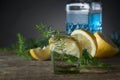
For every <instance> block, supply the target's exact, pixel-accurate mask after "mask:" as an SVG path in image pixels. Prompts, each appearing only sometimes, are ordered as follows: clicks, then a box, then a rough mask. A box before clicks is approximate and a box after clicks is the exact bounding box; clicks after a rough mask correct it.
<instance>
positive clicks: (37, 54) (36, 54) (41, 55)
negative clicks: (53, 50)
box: [30, 46, 50, 60]
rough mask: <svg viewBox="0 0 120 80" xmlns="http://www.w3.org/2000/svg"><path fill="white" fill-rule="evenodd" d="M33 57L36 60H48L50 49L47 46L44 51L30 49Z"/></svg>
mask: <svg viewBox="0 0 120 80" xmlns="http://www.w3.org/2000/svg"><path fill="white" fill-rule="evenodd" d="M30 54H31V56H32V57H33V58H34V59H36V60H46V59H49V58H50V47H49V46H46V47H44V48H43V49H41V48H35V49H30Z"/></svg>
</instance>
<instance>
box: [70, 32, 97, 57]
mask: <svg viewBox="0 0 120 80" xmlns="http://www.w3.org/2000/svg"><path fill="white" fill-rule="evenodd" d="M71 36H72V37H73V38H75V39H76V40H77V41H78V42H79V44H80V46H81V47H82V49H87V51H88V52H89V53H90V54H91V55H92V56H93V57H94V56H95V54H96V51H97V43H96V40H95V37H94V35H93V34H91V33H90V32H88V31H86V30H74V31H73V32H72V33H71Z"/></svg>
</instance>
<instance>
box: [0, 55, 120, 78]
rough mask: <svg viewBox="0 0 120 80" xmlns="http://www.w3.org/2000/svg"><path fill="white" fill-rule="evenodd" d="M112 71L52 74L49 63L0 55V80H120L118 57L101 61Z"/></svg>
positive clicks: (119, 58) (119, 59) (119, 61)
mask: <svg viewBox="0 0 120 80" xmlns="http://www.w3.org/2000/svg"><path fill="white" fill-rule="evenodd" d="M102 60H103V61H105V62H107V63H109V64H111V65H112V66H113V67H114V69H113V70H112V71H110V72H107V73H80V74H66V75H56V74H53V67H52V63H51V61H35V60H26V59H22V58H21V57H19V56H16V55H3V54H2V55H0V80H120V56H119V57H118V56H116V57H112V58H108V59H102Z"/></svg>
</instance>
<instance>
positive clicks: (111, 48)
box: [94, 32, 119, 58]
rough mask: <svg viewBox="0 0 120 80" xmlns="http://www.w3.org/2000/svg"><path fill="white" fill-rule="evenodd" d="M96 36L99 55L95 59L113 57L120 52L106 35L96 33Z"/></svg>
mask: <svg viewBox="0 0 120 80" xmlns="http://www.w3.org/2000/svg"><path fill="white" fill-rule="evenodd" d="M94 36H95V37H96V41H97V45H98V50H97V53H96V54H95V57H98V58H105V57H111V56H113V55H115V54H116V53H117V52H118V51H119V49H118V48H117V46H116V45H115V44H114V43H113V42H112V41H111V39H109V38H108V37H107V36H106V35H104V34H102V33H99V32H96V33H94Z"/></svg>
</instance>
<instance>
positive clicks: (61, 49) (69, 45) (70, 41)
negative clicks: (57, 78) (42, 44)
mask: <svg viewBox="0 0 120 80" xmlns="http://www.w3.org/2000/svg"><path fill="white" fill-rule="evenodd" d="M51 40H52V43H51V42H49V43H50V50H51V51H55V52H57V53H59V54H63V53H65V54H68V55H72V56H75V57H78V58H79V57H80V55H81V53H82V49H81V47H80V46H79V45H78V42H77V41H76V40H75V39H74V38H72V37H61V38H58V39H52V38H51ZM54 40H55V41H54Z"/></svg>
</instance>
